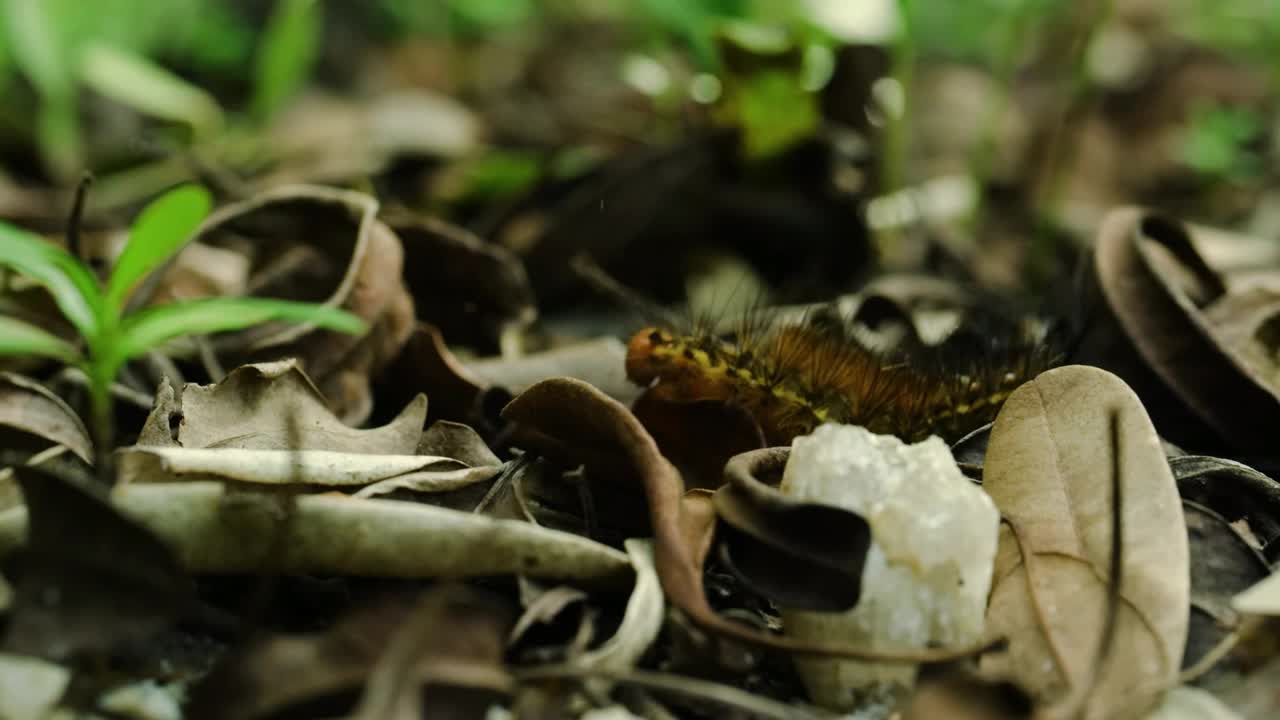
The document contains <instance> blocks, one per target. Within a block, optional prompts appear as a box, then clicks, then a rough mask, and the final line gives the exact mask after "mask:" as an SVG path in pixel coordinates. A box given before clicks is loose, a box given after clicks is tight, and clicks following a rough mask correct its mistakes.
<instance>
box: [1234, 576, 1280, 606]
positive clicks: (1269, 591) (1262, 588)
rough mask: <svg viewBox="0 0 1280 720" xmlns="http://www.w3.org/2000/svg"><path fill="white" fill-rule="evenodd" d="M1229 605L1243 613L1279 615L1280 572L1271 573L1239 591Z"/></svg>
mask: <svg viewBox="0 0 1280 720" xmlns="http://www.w3.org/2000/svg"><path fill="white" fill-rule="evenodd" d="M1231 605H1232V606H1233V607H1234V608H1235V609H1236V610H1238V611H1240V612H1243V613H1252V614H1254V615H1280V573H1273V574H1271V575H1270V576H1269V577H1267V578H1266V579H1265V580H1262V581H1261V582H1259V583H1258V584H1257V585H1254V586H1253V587H1251V588H1249V589H1248V590H1245V591H1244V592H1242V593H1240V594H1239V595H1237V596H1236V597H1235V599H1233V600H1232V601H1231Z"/></svg>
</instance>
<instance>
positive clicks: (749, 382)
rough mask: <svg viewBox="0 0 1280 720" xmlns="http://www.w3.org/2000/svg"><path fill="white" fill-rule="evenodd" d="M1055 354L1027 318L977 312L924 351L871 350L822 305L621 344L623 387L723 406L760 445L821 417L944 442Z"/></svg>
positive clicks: (975, 424) (808, 427)
mask: <svg viewBox="0 0 1280 720" xmlns="http://www.w3.org/2000/svg"><path fill="white" fill-rule="evenodd" d="M1062 359H1063V353H1062V352H1061V351H1060V348H1059V345H1058V344H1056V343H1055V342H1053V341H1052V339H1051V338H1050V337H1048V336H1047V335H1046V334H1044V333H1040V334H1039V335H1037V333H1034V332H1032V331H1031V328H1030V327H1029V326H1028V324H1027V323H1024V322H1017V321H1012V320H1007V319H995V318H994V316H993V317H988V318H986V319H985V321H983V322H980V323H978V324H977V325H973V326H970V327H969V328H967V329H962V330H960V331H957V332H955V333H953V334H952V335H951V336H949V337H948V338H947V339H946V340H944V341H943V342H941V343H939V344H937V345H934V346H924V345H923V344H917V345H916V346H915V347H912V348H909V349H907V350H902V351H896V352H883V351H876V350H872V349H871V348H870V347H868V345H866V344H864V343H863V342H861V341H859V339H858V337H857V334H856V333H855V332H853V331H852V320H851V319H848V318H845V317H842V316H840V315H839V314H838V312H837V311H835V310H833V309H831V308H824V309H821V310H818V311H815V312H811V313H809V314H807V315H806V316H805V317H803V318H802V319H800V320H799V321H794V320H793V321H783V322H773V321H770V320H769V319H768V318H765V319H763V320H762V319H761V318H760V317H749V318H748V319H746V320H745V321H744V322H743V323H742V326H741V327H740V329H739V331H738V332H737V333H736V336H734V337H732V338H722V337H717V336H715V335H714V334H711V333H709V332H707V331H706V330H705V328H704V329H698V328H696V327H695V328H689V329H685V330H684V331H681V330H679V329H676V328H670V327H667V328H664V327H658V326H651V327H646V328H644V329H642V330H640V331H638V332H636V333H635V334H634V335H632V336H631V339H630V341H629V342H628V345H627V354H626V361H625V362H626V373H627V377H628V378H629V379H630V380H631V382H633V383H635V384H637V385H639V386H641V387H646V388H648V390H647V392H650V393H654V394H656V395H657V396H658V397H660V398H661V399H662V400H663V401H667V402H672V403H684V402H696V401H705V400H711V401H722V402H726V403H733V404H736V405H738V406H740V407H741V408H743V409H744V410H746V411H747V413H749V414H750V416H751V417H752V418H754V420H755V422H756V423H757V424H758V426H759V428H760V430H761V431H762V433H763V435H764V438H765V440H766V441H767V442H768V443H769V444H771V445H789V444H790V442H791V440H792V439H793V438H794V437H796V436H798V435H804V434H807V433H809V432H811V431H812V430H813V429H815V428H816V427H817V426H818V425H821V424H823V423H828V422H834V423H844V424H854V425H862V426H864V427H866V428H867V429H868V430H871V431H872V432H876V433H881V434H889V435H896V436H898V437H899V438H901V439H903V440H904V441H907V442H916V441H919V440H923V439H925V438H926V437H928V436H930V435H938V436H941V437H942V438H943V439H944V440H946V441H948V442H954V441H956V440H958V439H960V438H961V437H963V436H964V435H966V434H968V433H969V432H971V431H973V430H976V429H978V428H980V427H981V426H983V425H985V424H986V423H989V422H991V421H992V420H993V419H994V418H995V415H996V412H997V411H998V410H999V409H1000V406H1001V405H1002V404H1003V403H1004V400H1005V398H1007V397H1008V396H1009V394H1010V393H1012V392H1013V390H1014V389H1016V388H1017V386H1018V385H1020V384H1022V383H1023V382H1024V381H1026V380H1030V379H1031V378H1033V377H1035V375H1037V374H1039V373H1040V372H1042V371H1044V370H1047V369H1049V368H1051V367H1053V366H1054V365H1057V364H1059V363H1060V362H1061V361H1062Z"/></svg>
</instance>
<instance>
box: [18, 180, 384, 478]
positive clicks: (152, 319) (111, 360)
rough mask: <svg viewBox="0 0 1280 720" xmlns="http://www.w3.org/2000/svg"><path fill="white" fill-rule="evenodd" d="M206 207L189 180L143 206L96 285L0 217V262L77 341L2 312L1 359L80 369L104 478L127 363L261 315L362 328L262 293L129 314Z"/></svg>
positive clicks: (65, 257)
mask: <svg viewBox="0 0 1280 720" xmlns="http://www.w3.org/2000/svg"><path fill="white" fill-rule="evenodd" d="M209 208H210V197H209V193H208V191H206V190H205V189H204V188H202V187H199V186H196V185H184V186H182V187H178V188H176V189H174V190H171V191H169V192H167V193H165V194H164V195H162V196H160V197H159V198H157V199H156V200H154V201H153V202H151V203H150V204H149V205H147V207H145V208H144V209H143V210H142V213H141V214H140V215H138V217H137V219H136V220H135V221H134V223H133V226H132V227H131V228H130V231H129V239H128V242H127V243H126V244H125V247H124V250H123V251H122V252H121V253H120V256H119V258H118V260H117V261H116V263H115V265H114V267H113V268H112V270H111V272H110V274H109V276H108V277H107V279H106V281H105V282H99V280H98V277H97V276H96V275H95V274H94V273H93V271H92V270H91V269H90V268H89V267H88V266H87V265H86V264H85V263H84V262H82V261H81V260H80V259H79V258H76V257H75V256H73V255H71V254H70V253H68V252H66V251H65V250H63V249H61V248H59V247H57V246H55V245H52V244H50V243H48V242H46V241H45V240H43V239H42V238H40V237H38V236H36V235H34V234H31V233H29V232H27V231H25V230H22V229H20V228H17V227H14V226H13V225H10V224H8V223H4V222H0V266H7V267H9V268H12V269H13V270H16V271H17V272H18V273H20V274H22V275H25V276H27V277H29V278H31V279H32V280H34V281H36V282H38V283H40V284H41V285H43V286H44V287H45V288H46V289H47V290H48V291H49V294H50V295H51V296H52V297H53V300H54V302H55V303H56V304H57V306H58V309H59V310H60V311H61V312H62V314H63V316H64V317H66V319H67V320H68V321H69V322H70V323H71V325H72V326H73V327H74V328H75V329H76V332H77V333H79V335H80V339H81V342H80V343H71V342H68V341H66V340H64V339H62V338H60V337H57V336H55V335H53V334H51V333H49V332H47V331H45V330H43V329H41V328H39V327H36V326H34V325H31V324H29V323H26V322H23V321H21V320H18V319H17V318H13V317H4V316H0V355H27V356H41V357H47V358H53V359H56V360H59V361H62V362H65V363H67V364H69V365H73V366H75V367H78V368H80V369H81V370H82V371H83V372H84V373H85V375H86V376H87V377H88V380H89V383H88V385H89V413H90V421H91V422H90V424H89V427H90V431H91V433H92V434H93V441H94V449H95V458H96V464H97V470H98V472H99V475H100V477H103V478H104V480H105V481H107V482H111V480H112V478H111V475H110V471H109V470H108V466H109V464H110V457H111V454H110V453H111V448H112V419H113V407H112V396H111V385H112V383H113V381H114V380H115V377H116V375H117V373H119V371H120V369H121V368H122V367H123V366H124V364H125V363H126V362H128V361H129V360H130V359H132V358H136V357H138V356H140V355H143V354H145V353H147V352H148V351H151V350H153V349H156V348H158V347H160V346H161V345H162V344H164V343H166V342H168V341H170V340H174V339H176V338H181V337H187V336H193V335H205V334H210V333H217V332H225V331H228V330H239V329H242V328H246V327H250V326H253V325H257V324H260V323H264V322H269V321H286V322H296V323H308V324H312V325H315V326H318V327H322V328H326V329H330V330H336V331H340V332H347V333H355V334H358V333H362V332H364V331H365V329H366V328H365V324H364V322H363V321H361V320H360V319H359V318H357V317H356V316H354V315H351V314H350V313H347V312H344V311H342V310H339V309H337V308H334V307H328V306H324V305H315V304H309V303H299V302H291V301H287V300H271V299H264V298H232V297H219V298H207V299H201V300H192V301H187V302H179V303H173V304H169V305H160V306H155V307H148V308H143V309H140V310H137V311H133V312H130V311H128V309H127V305H126V303H127V301H128V299H129V295H130V292H131V291H132V290H133V289H134V288H135V287H137V285H138V284H139V282H140V281H141V280H142V279H143V278H145V277H146V276H147V275H148V274H150V273H151V272H152V271H153V270H155V269H156V268H158V267H160V266H161V265H162V264H163V263H164V262H165V261H167V260H168V259H169V258H170V257H172V256H173V255H174V254H175V253H176V252H177V251H178V250H179V249H180V248H181V247H182V246H183V244H185V243H186V241H187V239H188V238H190V237H191V235H192V233H193V232H194V231H195V229H196V228H197V226H199V224H200V223H201V221H202V220H204V218H205V216H206V215H208V213H209Z"/></svg>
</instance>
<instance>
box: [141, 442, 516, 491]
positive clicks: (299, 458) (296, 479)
mask: <svg viewBox="0 0 1280 720" xmlns="http://www.w3.org/2000/svg"><path fill="white" fill-rule="evenodd" d="M499 469H500V466H498V465H487V466H481V467H466V466H465V465H463V464H462V463H460V462H458V461H456V460H454V459H453V458H447V457H439V456H433V455H370V454H367V453H351V452H333V451H330V450H298V451H292V450H257V449H248V448H215V449H208V448H132V449H126V450H123V451H121V452H120V455H119V466H118V472H119V475H120V479H119V482H120V483H139V482H143V483H166V482H181V481H201V480H220V481H226V482H238V483H250V484H254V485H277V486H286V485H316V486H321V487H329V488H363V490H362V492H363V494H364V495H379V494H383V493H386V492H390V490H391V489H392V488H391V487H387V486H386V483H394V484H395V485H394V486H395V487H396V488H405V489H412V490H417V491H419V492H444V491H447V490H455V489H457V488H460V487H466V486H467V485H472V484H475V483H479V482H484V481H485V480H489V479H491V478H493V476H494V475H497V474H498V471H499ZM375 488H378V489H375Z"/></svg>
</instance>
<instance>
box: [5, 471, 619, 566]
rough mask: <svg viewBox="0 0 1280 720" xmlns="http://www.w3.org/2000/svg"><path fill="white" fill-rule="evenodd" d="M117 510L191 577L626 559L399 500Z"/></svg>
mask: <svg viewBox="0 0 1280 720" xmlns="http://www.w3.org/2000/svg"><path fill="white" fill-rule="evenodd" d="M112 504H113V505H114V506H115V508H116V509H118V510H119V511H120V513H121V514H122V515H124V516H125V517H127V518H129V519H130V520H131V521H133V522H135V523H137V524H139V525H141V526H142V527H144V528H146V529H147V530H149V531H150V532H152V533H154V534H155V535H157V536H159V537H160V538H161V540H163V541H164V543H165V544H166V545H167V546H169V547H170V548H171V549H172V551H173V552H174V554H176V555H177V557H178V558H179V559H180V561H181V563H182V565H183V566H184V567H185V568H186V569H187V570H189V571H191V572H202V573H214V574H222V573H258V572H265V571H277V572H281V573H317V574H332V575H352V576H364V577H399V578H443V577H476V576H484V575H505V574H515V573H523V574H525V575H528V576H530V577H541V578H554V579H562V580H579V581H581V582H584V583H587V582H597V583H601V584H604V585H617V584H622V583H625V582H626V579H627V576H628V575H629V574H630V563H629V562H628V561H627V557H626V555H624V554H623V553H621V552H619V551H617V550H614V549H613V548H610V547H608V546H606V545H602V544H600V543H597V542H595V541H593V540H590V539H588V538H584V537H581V536H579V535H574V534H571V533H565V532H559V531H556V530H550V529H547V528H543V527H538V526H536V525H531V524H529V523H525V522H517V521H513V520H495V519H492V518H488V517H484V516H481V515H476V514H473V513H469V512H461V511H457V510H449V509H446V508H439V507H433V506H430V505H423V504H419V503H410V502H401V501H396V500H380V499H361V498H351V497H347V496H334V495H329V494H319V495H303V496H299V497H295V498H293V500H292V502H291V504H289V505H287V506H286V505H284V503H283V502H282V501H281V499H280V498H278V497H273V496H268V495H265V494H259V493H236V492H231V491H228V490H227V489H226V488H225V487H224V486H223V485H222V483H211V482H189V483H158V484H137V485H133V484H131V485H124V486H122V487H120V488H118V489H117V490H116V491H115V492H114V493H113V495H112ZM26 529H27V510H26V508H22V507H19V508H12V509H10V510H8V511H5V512H3V513H0V557H3V556H6V555H8V554H9V553H10V552H12V551H13V550H15V549H16V548H18V547H20V546H22V545H23V543H24V540H25V537H26V531H27V530H26Z"/></svg>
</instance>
